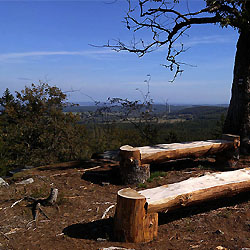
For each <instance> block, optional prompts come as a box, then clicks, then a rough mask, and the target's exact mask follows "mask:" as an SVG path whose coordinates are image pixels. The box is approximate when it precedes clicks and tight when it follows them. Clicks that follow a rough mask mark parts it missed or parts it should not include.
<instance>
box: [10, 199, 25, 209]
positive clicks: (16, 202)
mask: <svg viewBox="0 0 250 250" xmlns="http://www.w3.org/2000/svg"><path fill="white" fill-rule="evenodd" d="M24 199H25V198H22V199H20V200H18V201H15V202H14V203H13V204H12V205H11V206H10V207H11V208H12V207H14V206H15V205H16V204H18V203H19V202H21V201H23V200H24Z"/></svg>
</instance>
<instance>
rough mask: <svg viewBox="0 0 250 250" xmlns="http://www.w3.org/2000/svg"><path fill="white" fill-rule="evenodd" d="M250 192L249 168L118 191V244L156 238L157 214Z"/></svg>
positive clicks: (115, 222)
mask: <svg viewBox="0 0 250 250" xmlns="http://www.w3.org/2000/svg"><path fill="white" fill-rule="evenodd" d="M242 191H250V168H245V169H240V170H235V171H228V172H219V173H212V174H206V175H204V176H201V177H195V178H190V179H187V180H185V181H181V182H178V183H174V184H169V185H164V186H160V187H156V188H151V189H145V190H142V191H139V192H137V191H135V190H133V189H131V188H125V189H122V190H120V191H118V195H117V206H116V213H115V218H114V236H115V238H116V240H118V241H125V242H149V241H151V240H153V239H154V238H156V236H157V229H158V212H161V211H165V212H166V211H170V210H174V209H176V208H179V207H183V206H189V205H193V204H197V203H201V202H205V201H209V200H214V199H217V198H220V197H226V196H233V195H235V194H238V193H240V192H242Z"/></svg>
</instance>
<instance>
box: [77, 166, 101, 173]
mask: <svg viewBox="0 0 250 250" xmlns="http://www.w3.org/2000/svg"><path fill="white" fill-rule="evenodd" d="M101 167H103V166H96V167H93V168H86V169H81V170H80V169H78V170H77V171H79V172H86V171H90V170H94V169H97V168H101Z"/></svg>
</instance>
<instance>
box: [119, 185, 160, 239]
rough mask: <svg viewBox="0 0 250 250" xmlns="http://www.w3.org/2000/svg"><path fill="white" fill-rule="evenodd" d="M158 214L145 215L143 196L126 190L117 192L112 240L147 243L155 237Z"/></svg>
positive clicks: (144, 199) (145, 204)
mask: <svg viewBox="0 0 250 250" xmlns="http://www.w3.org/2000/svg"><path fill="white" fill-rule="evenodd" d="M157 230H158V213H149V214H148V213H147V202H146V198H145V197H144V196H143V195H140V194H139V193H137V192H136V191H135V190H133V189H130V188H126V189H122V190H120V191H119V192H118V195H117V207H116V212H115V218H114V238H115V240H117V241H122V242H149V241H152V240H153V239H155V238H156V237H157Z"/></svg>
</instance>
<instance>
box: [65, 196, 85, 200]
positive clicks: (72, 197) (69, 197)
mask: <svg viewBox="0 0 250 250" xmlns="http://www.w3.org/2000/svg"><path fill="white" fill-rule="evenodd" d="M83 197H86V196H84V195H78V196H68V197H63V198H65V199H75V198H83Z"/></svg>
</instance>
